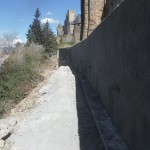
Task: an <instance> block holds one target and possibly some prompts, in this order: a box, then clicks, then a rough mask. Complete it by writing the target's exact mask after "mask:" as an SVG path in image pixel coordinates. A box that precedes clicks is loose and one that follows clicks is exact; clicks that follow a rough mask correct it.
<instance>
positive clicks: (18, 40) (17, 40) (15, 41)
mask: <svg viewBox="0 0 150 150" xmlns="http://www.w3.org/2000/svg"><path fill="white" fill-rule="evenodd" d="M17 42H20V43H22V39H19V38H18V39H14V41H13V44H16V43H17Z"/></svg>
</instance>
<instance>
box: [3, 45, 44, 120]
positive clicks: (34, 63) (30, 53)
mask: <svg viewBox="0 0 150 150" xmlns="http://www.w3.org/2000/svg"><path fill="white" fill-rule="evenodd" d="M45 58H46V57H45V54H44V48H43V47H42V46H39V45H34V44H33V45H30V46H29V47H18V48H16V49H14V50H13V51H12V52H11V54H10V56H9V57H8V59H7V60H6V61H5V62H4V64H3V65H2V66H1V68H0V117H2V115H3V114H4V113H7V112H9V111H10V110H11V108H13V107H14V106H15V105H16V104H17V103H19V102H20V100H22V99H23V98H24V97H25V96H26V95H27V94H28V93H29V91H30V90H31V89H33V88H34V87H36V85H37V83H38V82H40V81H42V80H43V77H42V76H41V75H40V74H39V67H40V66H41V64H42V63H43V62H44V60H45Z"/></svg>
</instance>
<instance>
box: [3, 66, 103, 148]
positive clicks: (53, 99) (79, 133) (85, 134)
mask: <svg viewBox="0 0 150 150" xmlns="http://www.w3.org/2000/svg"><path fill="white" fill-rule="evenodd" d="M76 86H77V88H76ZM21 118H22V119H20V120H19V119H18V123H17V125H16V127H15V128H16V129H15V132H14V133H13V134H12V135H11V136H10V137H9V138H8V139H7V143H6V145H5V147H4V150H99V143H100V139H99V135H98V132H97V130H96V127H95V125H94V121H92V116H91V114H90V111H89V108H88V105H87V104H86V101H85V97H84V96H83V93H82V91H81V90H80V85H79V84H77V83H76V79H75V76H74V75H73V74H72V71H71V70H70V68H69V67H68V66H66V67H60V68H59V69H58V70H56V71H55V73H54V74H53V75H52V76H51V77H49V78H48V80H47V82H45V84H44V86H43V87H42V88H41V89H40V90H39V91H37V106H36V107H35V108H33V109H31V110H30V111H27V112H26V113H25V114H23V115H22V117H21Z"/></svg>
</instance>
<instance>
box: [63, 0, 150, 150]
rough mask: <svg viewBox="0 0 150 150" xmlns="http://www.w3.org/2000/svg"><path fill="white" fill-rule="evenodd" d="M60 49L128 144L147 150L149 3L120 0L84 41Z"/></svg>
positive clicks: (135, 149) (149, 130)
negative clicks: (93, 91)
mask: <svg viewBox="0 0 150 150" xmlns="http://www.w3.org/2000/svg"><path fill="white" fill-rule="evenodd" d="M62 53H64V54H63V55H66V56H70V57H71V59H72V62H73V65H74V67H75V69H76V70H77V71H78V72H80V74H81V75H82V77H86V78H87V79H88V81H89V82H90V84H91V86H92V87H93V88H94V89H95V90H96V91H98V93H99V96H100V98H101V100H102V102H103V104H104V105H105V107H106V108H107V110H108V112H109V114H110V116H111V118H112V120H113V122H114V123H115V125H116V126H117V127H118V130H119V131H120V133H121V135H122V137H123V139H124V140H125V142H126V143H127V144H128V146H129V148H130V149H132V150H149V149H150V142H149V139H150V117H149V116H150V111H149V110H150V1H149V0H125V1H124V2H123V3H122V4H121V5H120V6H119V7H118V8H117V9H116V10H115V11H114V12H113V13H112V14H111V15H109V16H108V17H107V18H106V19H105V20H104V21H103V22H102V23H101V24H100V25H99V26H98V27H97V28H96V29H95V31H94V32H93V33H92V34H91V35H90V36H89V37H88V38H87V39H86V40H84V41H82V42H80V43H79V44H77V45H75V46H73V47H71V48H68V49H64V50H60V57H61V54H62ZM137 143H138V144H137Z"/></svg>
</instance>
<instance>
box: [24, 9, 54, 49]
mask: <svg viewBox="0 0 150 150" xmlns="http://www.w3.org/2000/svg"><path fill="white" fill-rule="evenodd" d="M40 16H41V13H40V10H39V9H37V10H36V12H35V15H34V17H35V18H34V20H33V22H32V24H31V25H30V26H29V29H28V32H27V34H26V36H27V46H28V45H29V44H30V43H35V44H39V45H43V46H44V48H45V51H46V52H52V51H54V50H55V49H56V45H57V42H56V38H55V35H54V33H53V31H52V29H51V27H50V25H49V22H48V20H47V22H46V23H45V24H43V25H42V24H41V21H40V19H39V17H40Z"/></svg>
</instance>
